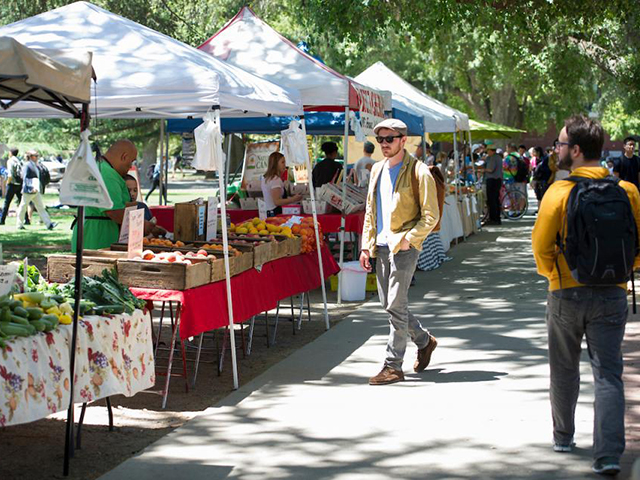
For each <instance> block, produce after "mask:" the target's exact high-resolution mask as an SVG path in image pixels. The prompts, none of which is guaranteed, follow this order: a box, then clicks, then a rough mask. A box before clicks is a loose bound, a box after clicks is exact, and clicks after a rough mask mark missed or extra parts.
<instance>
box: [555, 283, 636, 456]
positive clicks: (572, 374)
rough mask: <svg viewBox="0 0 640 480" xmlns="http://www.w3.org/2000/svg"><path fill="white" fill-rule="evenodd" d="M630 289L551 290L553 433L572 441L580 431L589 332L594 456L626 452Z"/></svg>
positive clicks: (559, 439) (558, 439) (556, 437)
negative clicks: (625, 349) (582, 363)
mask: <svg viewBox="0 0 640 480" xmlns="http://www.w3.org/2000/svg"><path fill="white" fill-rule="evenodd" d="M627 313H628V304H627V295H626V292H625V291H624V290H623V289H622V288H619V287H577V288H566V289H563V290H555V291H553V292H549V295H548V297H547V329H548V333H549V365H550V367H551V388H550V396H551V413H552V416H553V436H554V440H555V441H556V442H557V443H562V444H568V443H569V442H570V440H571V439H572V438H573V434H574V431H575V423H574V415H575V410H576V403H577V401H578V393H579V390H580V365H579V364H580V352H581V342H582V337H583V336H585V335H586V338H587V348H588V352H589V359H590V360H591V369H592V371H593V377H594V379H595V402H594V408H595V417H594V429H593V456H594V458H596V459H598V458H601V457H607V456H611V457H618V458H619V457H620V456H621V455H622V452H624V447H625V441H624V408H625V406H624V385H623V384H622V351H621V345H622V338H623V337H624V329H625V324H626V321H627Z"/></svg>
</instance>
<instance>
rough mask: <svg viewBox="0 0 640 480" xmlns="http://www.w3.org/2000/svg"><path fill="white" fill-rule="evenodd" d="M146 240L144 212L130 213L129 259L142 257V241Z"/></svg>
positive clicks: (134, 211)
mask: <svg viewBox="0 0 640 480" xmlns="http://www.w3.org/2000/svg"><path fill="white" fill-rule="evenodd" d="M143 238H144V210H133V211H131V212H129V239H128V243H129V245H128V248H127V258H134V257H139V256H141V255H142V239H143Z"/></svg>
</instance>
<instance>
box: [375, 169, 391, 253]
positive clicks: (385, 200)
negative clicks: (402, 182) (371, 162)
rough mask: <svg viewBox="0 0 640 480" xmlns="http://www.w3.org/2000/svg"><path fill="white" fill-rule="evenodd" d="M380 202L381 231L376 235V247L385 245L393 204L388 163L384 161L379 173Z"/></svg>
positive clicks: (388, 233)
mask: <svg viewBox="0 0 640 480" xmlns="http://www.w3.org/2000/svg"><path fill="white" fill-rule="evenodd" d="M379 191H380V200H381V207H382V211H381V212H378V213H377V214H378V215H381V216H382V231H381V232H380V233H379V234H378V238H377V239H376V242H377V244H378V245H387V244H388V240H387V239H388V238H389V235H390V234H391V207H392V203H393V182H392V181H391V174H390V173H389V161H388V160H385V162H384V166H383V167H382V171H381V172H380V190H379Z"/></svg>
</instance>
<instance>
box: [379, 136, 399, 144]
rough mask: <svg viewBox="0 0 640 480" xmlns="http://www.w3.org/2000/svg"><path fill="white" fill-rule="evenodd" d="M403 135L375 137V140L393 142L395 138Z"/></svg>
mask: <svg viewBox="0 0 640 480" xmlns="http://www.w3.org/2000/svg"><path fill="white" fill-rule="evenodd" d="M402 137H404V135H388V136H386V137H376V142H378V143H383V142H386V143H393V141H394V140H395V139H396V138H402Z"/></svg>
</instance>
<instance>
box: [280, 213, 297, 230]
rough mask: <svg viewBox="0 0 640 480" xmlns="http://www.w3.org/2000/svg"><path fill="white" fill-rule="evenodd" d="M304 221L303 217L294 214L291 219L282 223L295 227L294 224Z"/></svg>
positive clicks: (284, 225) (285, 225)
mask: <svg viewBox="0 0 640 480" xmlns="http://www.w3.org/2000/svg"><path fill="white" fill-rule="evenodd" d="M301 223H302V217H298V216H297V215H293V216H292V217H291V218H290V219H289V220H287V221H286V222H284V223H283V224H282V226H283V227H289V228H291V227H293V226H294V225H300V224H301Z"/></svg>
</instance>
